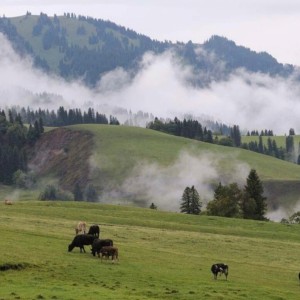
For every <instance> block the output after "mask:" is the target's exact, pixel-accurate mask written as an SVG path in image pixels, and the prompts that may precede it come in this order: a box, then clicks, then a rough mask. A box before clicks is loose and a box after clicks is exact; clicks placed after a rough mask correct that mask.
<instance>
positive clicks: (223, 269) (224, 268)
mask: <svg viewBox="0 0 300 300" xmlns="http://www.w3.org/2000/svg"><path fill="white" fill-rule="evenodd" d="M211 271H212V273H213V274H214V279H217V278H218V274H219V273H220V276H221V275H222V274H224V275H225V277H226V280H227V276H228V265H226V264H224V263H218V264H213V265H212V266H211Z"/></svg>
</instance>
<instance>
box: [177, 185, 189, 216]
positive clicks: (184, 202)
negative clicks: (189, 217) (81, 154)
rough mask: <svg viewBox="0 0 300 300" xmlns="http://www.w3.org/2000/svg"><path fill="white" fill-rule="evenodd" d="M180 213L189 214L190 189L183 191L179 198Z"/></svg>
mask: <svg viewBox="0 0 300 300" xmlns="http://www.w3.org/2000/svg"><path fill="white" fill-rule="evenodd" d="M180 211H181V212H182V213H186V214H190V213H191V189H190V187H188V186H187V187H186V188H185V189H184V192H183V194H182V197H181V205H180Z"/></svg>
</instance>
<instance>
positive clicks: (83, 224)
mask: <svg viewBox="0 0 300 300" xmlns="http://www.w3.org/2000/svg"><path fill="white" fill-rule="evenodd" d="M75 233H76V235H77V234H80V233H83V234H85V233H86V222H83V221H80V222H78V224H77V225H76V227H75Z"/></svg>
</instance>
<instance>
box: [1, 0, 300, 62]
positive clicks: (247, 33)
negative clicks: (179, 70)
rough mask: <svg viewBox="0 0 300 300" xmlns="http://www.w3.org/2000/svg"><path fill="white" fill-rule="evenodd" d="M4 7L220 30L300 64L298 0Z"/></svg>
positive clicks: (196, 38) (9, 12) (37, 0)
mask: <svg viewBox="0 0 300 300" xmlns="http://www.w3.org/2000/svg"><path fill="white" fill-rule="evenodd" d="M25 3H26V4H25ZM0 11H1V13H2V14H4V15H5V16H7V17H12V16H19V15H24V14H25V13H26V11H30V12H31V13H32V14H39V13H40V12H44V13H46V14H48V15H53V14H57V15H61V14H63V13H64V12H70V13H71V12H74V13H76V14H77V15H79V14H81V15H84V16H91V17H94V18H99V19H104V20H110V21H112V22H115V23H117V24H119V25H122V26H125V27H127V28H130V29H133V30H135V31H137V32H138V33H141V34H145V35H148V36H149V37H151V38H153V39H158V40H171V41H174V42H176V41H183V42H187V41H189V40H192V41H193V42H195V43H203V42H204V41H205V40H207V39H208V38H209V37H210V36H212V35H214V34H217V35H221V36H225V37H227V38H229V39H232V40H234V41H235V42H236V43H237V44H238V45H243V46H246V47H249V48H251V49H253V50H255V51H266V52H268V53H270V54H271V55H273V56H274V57H275V58H276V59H277V60H278V61H279V62H282V63H290V64H296V65H300V43H299V28H300V1H299V0H42V1H41V0H27V1H23V0H1V10H0Z"/></svg>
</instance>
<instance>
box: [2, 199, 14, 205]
mask: <svg viewBox="0 0 300 300" xmlns="http://www.w3.org/2000/svg"><path fill="white" fill-rule="evenodd" d="M4 204H5V205H12V204H13V203H12V201H11V200H7V199H5V200H4Z"/></svg>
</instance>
